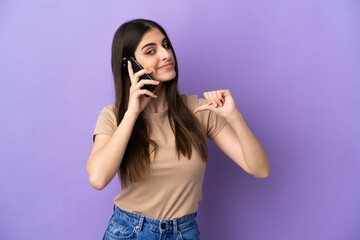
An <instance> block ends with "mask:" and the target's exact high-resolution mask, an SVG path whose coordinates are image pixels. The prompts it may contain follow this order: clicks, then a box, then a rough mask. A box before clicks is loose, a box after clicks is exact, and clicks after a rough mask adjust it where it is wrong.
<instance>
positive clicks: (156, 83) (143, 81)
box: [135, 79, 160, 89]
mask: <svg viewBox="0 0 360 240" xmlns="http://www.w3.org/2000/svg"><path fill="white" fill-rule="evenodd" d="M159 83H160V81H156V80H148V79H142V80H140V81H139V82H138V83H137V84H136V85H135V88H136V89H140V88H141V87H143V86H144V85H146V84H149V85H158V84H159Z"/></svg>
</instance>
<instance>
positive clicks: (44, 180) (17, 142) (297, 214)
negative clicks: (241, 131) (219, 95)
mask: <svg viewBox="0 0 360 240" xmlns="http://www.w3.org/2000/svg"><path fill="white" fill-rule="evenodd" d="M139 17H141V18H149V19H153V20H155V21H158V22H159V23H160V24H161V25H162V26H163V27H164V28H165V29H166V30H167V32H168V34H169V37H170V38H171V40H172V42H173V45H174V48H175V51H176V54H177V56H178V59H179V69H180V74H179V75H180V89H181V92H183V93H187V94H198V95H200V96H201V95H202V93H203V92H204V91H209V90H216V89H225V88H228V89H230V90H231V92H232V94H233V96H234V98H235V101H236V104H237V107H238V109H239V111H240V112H241V113H242V114H243V116H244V118H245V120H246V122H247V124H248V126H249V127H250V129H251V130H252V131H253V133H254V134H255V136H256V137H257V138H258V139H259V141H260V142H261V143H262V145H263V147H264V149H265V151H266V152H267V155H268V158H269V161H270V164H271V174H270V177H269V178H267V179H256V178H254V177H253V176H251V175H248V174H247V173H245V172H244V171H243V170H242V169H241V168H240V167H238V165H236V164H235V163H234V162H233V161H232V160H231V159H229V158H228V157H227V156H226V155H224V154H223V153H222V152H221V151H220V150H219V149H218V148H217V147H216V146H215V145H214V144H213V143H212V142H209V155H210V156H209V161H208V165H207V171H206V174H205V182H204V186H203V200H202V202H201V204H200V207H199V215H198V222H199V226H200V232H201V239H203V240H206V239H209V240H212V239H216V240H217V239H241V240H259V239H270V240H273V239H274V240H289V239H291V240H303V239H316V240H340V239H341V240H355V239H360V214H359V213H360V191H359V183H360V174H359V173H360V162H359V154H358V152H359V149H360V148H359V146H360V144H359V143H360V142H359V135H360V127H359V123H360V114H359V109H360V106H359V105H360V104H359V103H360V97H359V93H360V91H359V90H360V84H359V80H360V48H359V46H360V4H359V1H357V0H352V1H347V0H318V1H316V0H311V1H310V0H305V1H293V2H292V3H290V1H285V0H272V1H268V0H264V1H260V0H259V1H254V0H246V1H245V0H233V1H191V0H186V1H184V0H182V1H145V0H144V1H135V0H132V1H120V0H117V1H84V0H83V1H69V0H68V1H47V0H42V1H40V0H36V1H10V0H7V1H1V3H0V80H1V88H0V99H1V100H0V106H1V118H0V130H1V144H0V150H1V153H0V158H1V161H0V173H1V174H0V192H1V197H0V239H4V240H5V239H6V240H20V239H28V240H35V239H36V240H38V239H54V240H55V239H59V240H60V239H61V240H64V239H87V240H91V239H94V240H98V239H101V238H102V235H103V233H104V231H105V227H106V224H107V222H108V220H109V219H110V217H111V214H112V206H113V205H112V204H113V203H112V201H113V198H114V197H115V196H116V195H117V194H118V192H119V190H120V184H119V181H118V179H117V178H114V180H113V181H112V182H111V183H110V184H109V185H108V187H107V188H105V189H104V190H102V191H97V190H95V189H93V188H92V187H91V186H90V184H89V183H88V178H87V173H86V161H87V158H88V156H89V154H90V150H91V148H92V133H93V130H94V127H95V123H96V119H97V116H98V112H99V111H100V110H101V109H102V107H103V106H105V105H109V104H112V103H113V101H114V96H113V95H114V90H113V80H112V74H111V68H110V49H111V41H112V37H113V34H114V32H115V31H116V29H117V28H118V26H119V25H120V24H122V23H123V22H124V21H127V20H130V19H133V18H139Z"/></svg>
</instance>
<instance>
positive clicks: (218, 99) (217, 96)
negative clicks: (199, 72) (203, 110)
mask: <svg viewBox="0 0 360 240" xmlns="http://www.w3.org/2000/svg"><path fill="white" fill-rule="evenodd" d="M213 96H214V99H215V101H216V103H217V104H218V106H220V107H222V105H223V103H222V101H221V100H222V95H221V91H214V92H213Z"/></svg>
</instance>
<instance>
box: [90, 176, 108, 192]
mask: <svg viewBox="0 0 360 240" xmlns="http://www.w3.org/2000/svg"><path fill="white" fill-rule="evenodd" d="M89 183H90V185H91V186H92V187H93V188H95V189H96V190H103V189H104V188H105V187H106V184H104V183H103V182H102V181H99V180H98V179H96V178H94V177H91V176H89Z"/></svg>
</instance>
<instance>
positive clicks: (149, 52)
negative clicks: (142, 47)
mask: <svg viewBox="0 0 360 240" xmlns="http://www.w3.org/2000/svg"><path fill="white" fill-rule="evenodd" d="M154 52H155V51H154V50H149V51H147V52H146V55H150V54H153V53H154Z"/></svg>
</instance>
